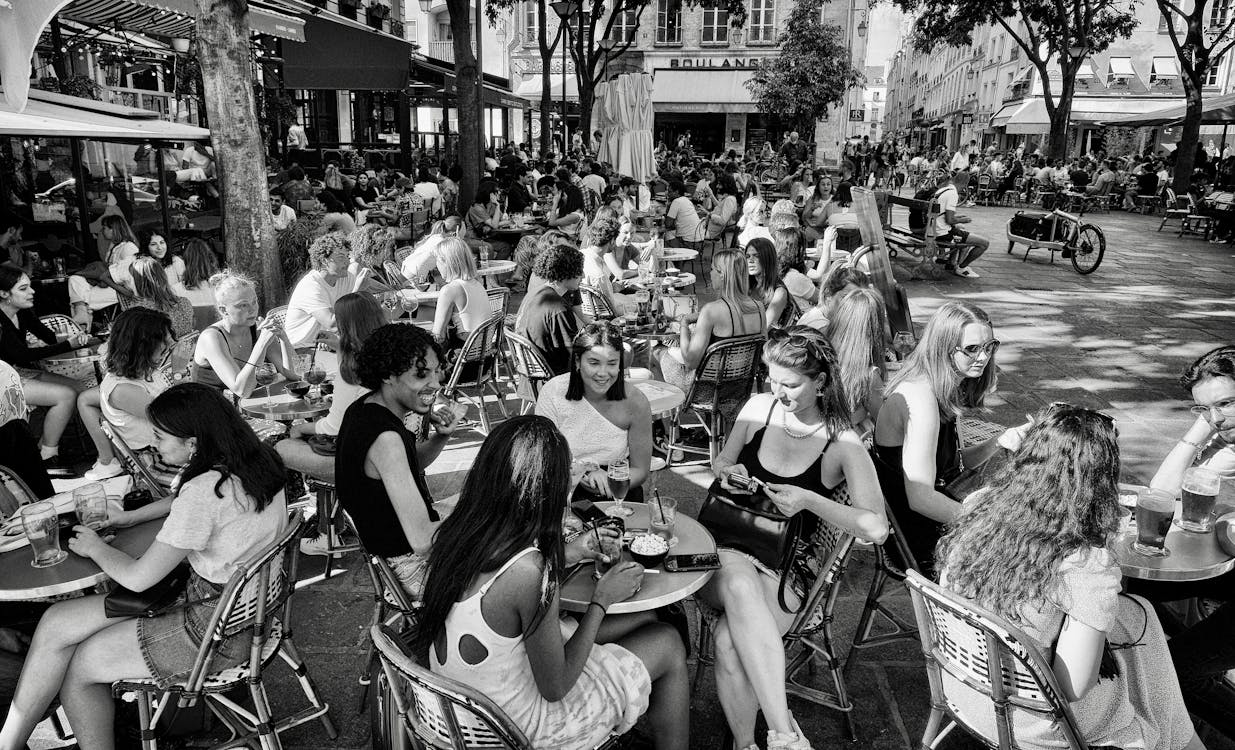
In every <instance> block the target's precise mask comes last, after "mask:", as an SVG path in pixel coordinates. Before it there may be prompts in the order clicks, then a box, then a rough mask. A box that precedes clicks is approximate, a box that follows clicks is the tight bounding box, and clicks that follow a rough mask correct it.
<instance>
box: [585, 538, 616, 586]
mask: <svg viewBox="0 0 1235 750" xmlns="http://www.w3.org/2000/svg"><path fill="white" fill-rule="evenodd" d="M601 555H603V556H605V557H608V558H609V562H605V561H604V560H602V559H601ZM621 561H622V537H621V535H618V536H616V537H609V536H601V537H600V554H599V555H597V556H596V572H595V573H593V574H592V577H593V578H596V579H598V580H599V579H600V577H601V576H603V575H604V574H605V573H608V572H609V569H610V568H612V567H613V566H614V565H617V564H618V563H619V562H621Z"/></svg>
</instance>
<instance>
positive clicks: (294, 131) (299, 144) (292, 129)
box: [287, 120, 309, 156]
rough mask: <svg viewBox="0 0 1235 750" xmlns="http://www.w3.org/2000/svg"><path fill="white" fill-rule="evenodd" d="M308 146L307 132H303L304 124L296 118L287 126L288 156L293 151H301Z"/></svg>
mask: <svg viewBox="0 0 1235 750" xmlns="http://www.w3.org/2000/svg"><path fill="white" fill-rule="evenodd" d="M308 147H309V134H308V133H306V132H305V129H304V125H301V124H300V121H299V120H296V121H294V122H293V123H292V124H291V125H289V126H288V128H287V152H288V156H291V155H292V154H293V153H295V152H299V151H303V150H304V149H306V148H308Z"/></svg>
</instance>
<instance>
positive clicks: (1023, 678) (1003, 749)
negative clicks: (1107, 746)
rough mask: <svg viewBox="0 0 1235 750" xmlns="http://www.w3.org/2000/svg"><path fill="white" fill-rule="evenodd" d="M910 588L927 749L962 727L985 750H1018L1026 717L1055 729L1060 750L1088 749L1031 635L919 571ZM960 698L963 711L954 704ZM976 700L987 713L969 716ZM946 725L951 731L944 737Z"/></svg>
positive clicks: (909, 582)
mask: <svg viewBox="0 0 1235 750" xmlns="http://www.w3.org/2000/svg"><path fill="white" fill-rule="evenodd" d="M905 583H906V584H907V585H908V586H909V595H910V597H911V599H912V600H913V614H914V617H915V618H917V621H918V631H919V633H920V634H921V640H922V651H923V653H924V654H925V655H926V676H927V679H928V680H929V682H930V692H931V712H930V716H929V717H928V718H927V721H926V731H925V732H924V733H923V735H922V743H921V747H922V748H924V749H929V750H933V749H934V748H936V747H938V746H939V743H940V742H942V741H943V739H944V738H945V737H947V735H948V733H949V732H951V731H952V730H953V729H955V728H956V727H957V726H960V727H961V728H963V729H964V730H965V731H967V732H969V733H970V734H972V735H973V736H974V737H976V738H978V739H979V740H981V741H982V742H983V743H984V744H985V745H987V746H988V747H991V748H999V750H1013V748H1018V747H1020V744H1019V743H1018V742H1017V738H1016V727H1015V723H1016V722H1015V721H1014V720H1015V719H1016V717H1017V716H1025V717H1027V718H1032V719H1035V720H1036V721H1035V726H1050V727H1052V728H1053V729H1054V730H1055V731H1056V732H1057V736H1056V738H1055V742H1057V743H1058V746H1060V747H1067V748H1070V749H1071V750H1088V744H1087V743H1086V742H1085V741H1084V740H1083V739H1082V738H1081V736H1080V731H1079V730H1078V728H1077V724H1076V718H1075V717H1074V716H1073V715H1072V708H1071V706H1070V705H1069V703H1068V700H1067V698H1065V697H1064V693H1063V691H1062V690H1061V689H1060V687H1059V683H1058V681H1057V680H1056V678H1055V673H1054V671H1052V669H1051V665H1050V662H1049V661H1048V660H1047V657H1046V655H1045V654H1043V653H1042V652H1041V651H1040V650H1039V649H1038V647H1037V645H1036V644H1035V643H1034V642H1033V641H1032V640H1031V639H1030V638H1029V636H1027V635H1025V633H1024V632H1022V631H1021V630H1020V629H1019V628H1017V627H1015V626H1013V625H1012V624H1011V623H1009V622H1007V621H1006V620H1004V619H1003V618H1002V617H1000V616H999V615H996V614H995V613H994V612H990V611H989V610H986V609H984V608H983V607H980V606H978V605H977V604H974V603H973V602H971V601H968V600H966V599H964V598H963V597H961V596H958V595H957V594H954V593H952V592H951V591H948V590H946V589H944V588H942V587H940V586H939V585H938V584H935V583H932V582H931V581H929V580H927V579H926V578H924V577H923V576H922V575H921V574H919V573H918V572H916V571H910V572H909V575H908V578H907V579H906V581H905ZM962 692H963V693H964V694H965V697H966V699H967V700H965V702H964V704H962V703H961V702H960V701H958V700H956V699H955V698H956V697H959V696H960V694H961V693H962ZM974 696H978V697H980V698H983V699H985V704H986V705H984V706H983V708H984V709H985V708H989V710H982V711H978V712H976V713H975V711H973V710H970V707H971V706H972V704H973V697H974ZM961 705H965V706H966V710H964V712H962V709H961V708H960V706H961ZM945 718H946V719H948V724H947V726H945V727H943V729H942V731H940V727H941V725H942V724H943V720H944V719H945ZM1052 744H1054V743H1052Z"/></svg>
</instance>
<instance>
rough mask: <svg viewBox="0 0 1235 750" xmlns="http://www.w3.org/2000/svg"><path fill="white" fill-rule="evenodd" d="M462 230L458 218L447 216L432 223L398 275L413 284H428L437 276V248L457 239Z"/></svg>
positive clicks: (404, 261)
mask: <svg viewBox="0 0 1235 750" xmlns="http://www.w3.org/2000/svg"><path fill="white" fill-rule="evenodd" d="M462 228H463V220H462V219H460V218H459V217H458V216H447V217H446V218H444V219H439V220H438V221H435V222H433V227H432V229H431V230H430V231H429V234H428V235H427V236H425V237H424V238H422V239H421V240H420V242H419V243H417V244H416V247H415V249H413V250H412V252H411V253H410V254H409V255H408V256H407V257H406V258H404V259H403V263H402V265H400V266H399V273H401V274H402V275H403V278H405V279H407V280H408V281H411V282H413V283H421V284H424V283H428V281H429V280H430V279H432V278H433V277H434V276H436V275H438V269H437V246H438V244H439V243H441V242H443V241H444V240H446V239H448V238H452V237H459V236H460V234H459V233H460V231H461V230H462Z"/></svg>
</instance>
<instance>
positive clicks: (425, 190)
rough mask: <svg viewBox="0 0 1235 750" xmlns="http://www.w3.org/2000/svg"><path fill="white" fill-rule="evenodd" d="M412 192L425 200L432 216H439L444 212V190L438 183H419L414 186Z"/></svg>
mask: <svg viewBox="0 0 1235 750" xmlns="http://www.w3.org/2000/svg"><path fill="white" fill-rule="evenodd" d="M412 192H413V193H415V194H416V195H419V196H420V197H421V198H424V199H425V207H426V208H427V209H429V213H430V214H432V215H434V216H437V215H438V213H439V212H440V211H441V210H442V189H441V188H439V187H438V186H437V183H436V182H418V183H416V184H415V185H413V186H412Z"/></svg>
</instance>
